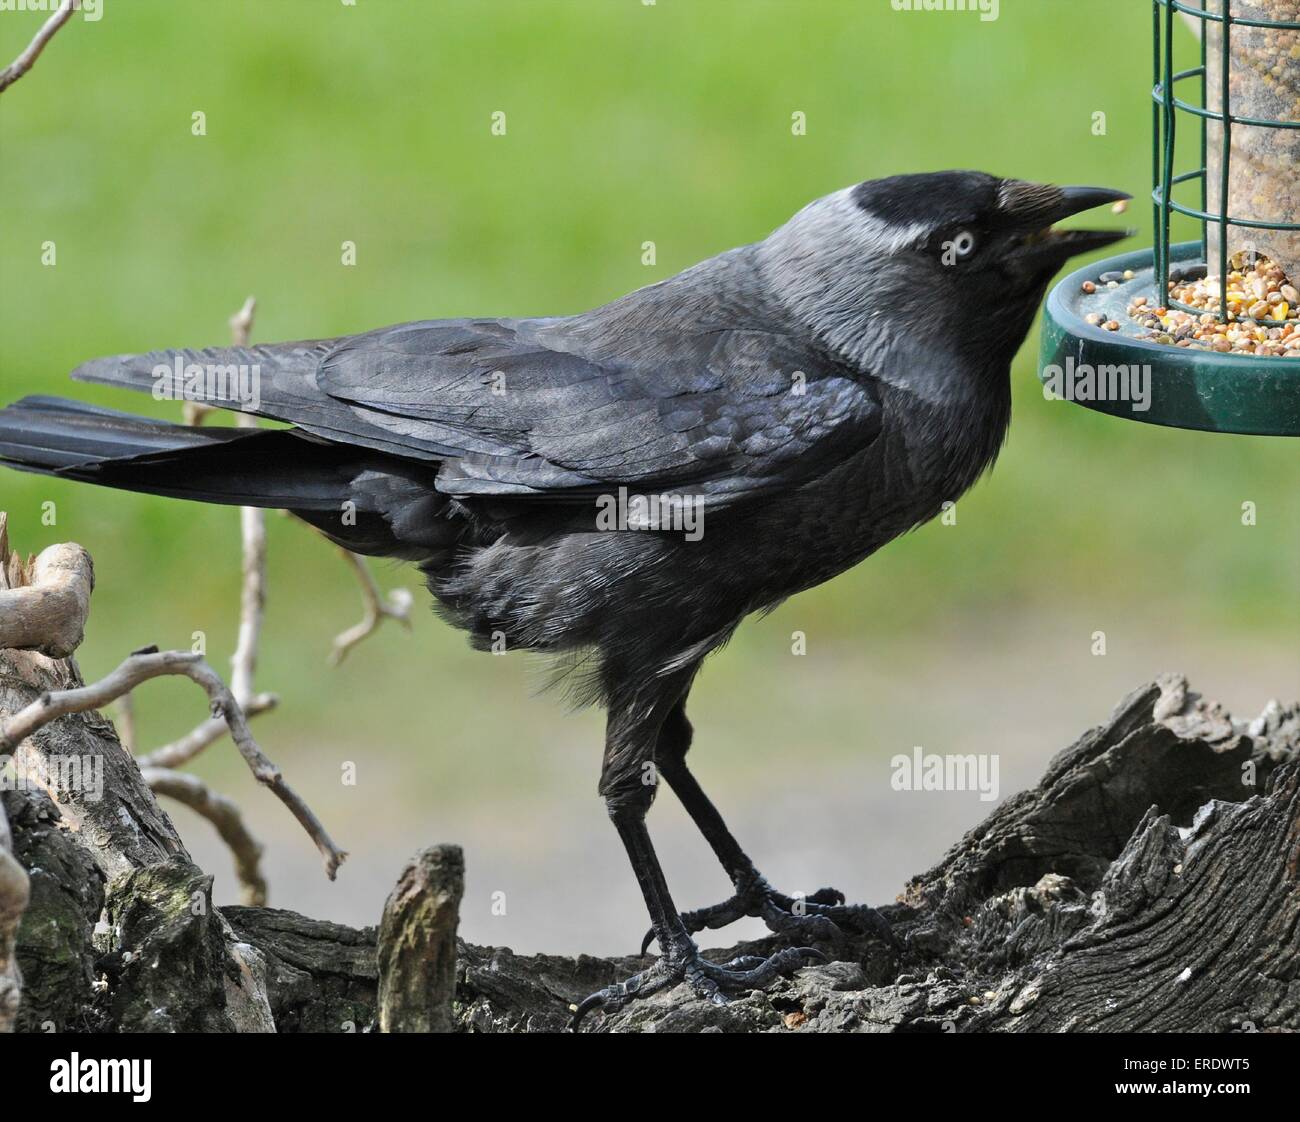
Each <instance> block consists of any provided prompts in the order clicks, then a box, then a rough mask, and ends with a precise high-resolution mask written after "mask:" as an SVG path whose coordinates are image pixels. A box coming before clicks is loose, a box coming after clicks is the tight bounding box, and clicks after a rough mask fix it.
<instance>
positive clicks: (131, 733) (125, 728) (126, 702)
mask: <svg viewBox="0 0 1300 1122" xmlns="http://www.w3.org/2000/svg"><path fill="white" fill-rule="evenodd" d="M114 709H115V711H116V713H117V720H116V721H114V722H113V723H114V724H115V725H117V738H118V740H120V741H121V742H122V747H123V748H125V749H126V750H127V751H128V752H130V753H131V754H132V755H135V750H136V748H138V747H139V746H140V739H139V737H138V736H137V735H136V731H135V699H134V698H133V697H132V696H131V695H130V694H129V693H124V694H123V695H122V696H121V697H119V698H118V699H117V703H116V705H115V706H114Z"/></svg>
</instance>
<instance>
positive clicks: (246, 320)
mask: <svg viewBox="0 0 1300 1122" xmlns="http://www.w3.org/2000/svg"><path fill="white" fill-rule="evenodd" d="M256 311H257V300H256V299H254V298H253V297H252V296H250V297H248V299H247V300H245V301H244V303H243V306H242V307H241V308H240V309H239V311H237V312H236V313H235V314H234V315H233V316H231V317H230V337H231V342H232V343H233V344H234V345H235V346H237V347H246V346H248V339H249V335H250V333H251V332H252V330H253V315H254V313H255V312H256ZM191 404H195V403H193V402H189V403H187V405H191ZM200 408H201V410H202V411H201V412H197V411H196V413H195V414H194V415H189V414H187V417H186V423H187V424H201V423H202V421H203V418H204V417H205V416H207V414H208V413H211V412H212V411H213V410H212V409H211V408H210V407H209V406H201V407H200ZM236 423H237V424H238V425H240V426H242V427H250V426H254V425H256V424H257V422H256V420H254V418H253V417H251V416H249V415H248V414H247V413H240V414H239V416H238V418H237V421H236ZM239 529H240V540H241V541H242V543H243V560H242V566H243V574H244V579H243V583H242V585H241V586H240V596H239V639H238V641H237V642H236V644H235V653H234V655H232V656H231V660H230V691H231V693H233V694H234V695H235V700H236V701H238V702H239V705H240V707H241V708H242V709H243V711H244V716H246V717H256V716H257V715H258V714H259V713H265V712H267V711H268V710H270V709H274V708H275V707H276V705H277V704H278V703H279V698H278V697H276V695H275V694H273V693H255V692H254V690H253V673H254V671H255V670H256V668H257V651H258V646H259V644H260V643H261V639H262V617H263V614H264V610H265V607H266V515H265V512H264V511H262V510H260V509H259V508H257V507H250V506H245V507H240V508H239ZM225 733H226V723H225V722H224V721H223V720H221V719H220V718H213V719H210V720H207V721H204V722H203V723H202V724H200V725H197V726H195V727H194V728H193V729H191V730H190V731H189V732H187V733H186V734H185V735H184V736H182V737H181V738H180V739H179V740H173V741H172V742H171V743H170V744H164V745H163V746H162V747H161V748H156V749H154V751H152V752H150V753H148V754H147V755H145V756H143V757H141V758H140V760H139V764H140V766H141V767H179V766H180V765H181V764H183V763H185V762H186V761H188V760H192V759H193V758H194V757H195V756H197V755H198V754H199V753H200V752H202V751H203V750H204V749H205V748H207V747H208V745H210V744H214V743H215V742H216V741H218V740H220V739H221V738H222V737H223V736H224V735H225Z"/></svg>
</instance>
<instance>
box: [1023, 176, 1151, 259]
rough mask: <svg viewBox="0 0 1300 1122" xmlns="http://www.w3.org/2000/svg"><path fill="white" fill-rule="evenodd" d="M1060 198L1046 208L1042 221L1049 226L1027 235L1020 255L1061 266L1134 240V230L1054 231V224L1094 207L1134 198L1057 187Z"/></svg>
mask: <svg viewBox="0 0 1300 1122" xmlns="http://www.w3.org/2000/svg"><path fill="white" fill-rule="evenodd" d="M1056 192H1057V197H1056V198H1055V199H1054V200H1052V201H1051V202H1050V203H1049V204H1048V205H1047V206H1046V207H1044V208H1043V212H1042V217H1043V218H1046V219H1047V221H1048V224H1047V225H1046V226H1044V227H1042V228H1040V229H1038V230H1034V231H1033V232H1031V233H1030V234H1028V235H1027V236H1026V237H1025V238H1024V240H1023V242H1022V243H1021V245H1022V248H1021V253H1023V254H1025V255H1028V256H1033V257H1041V258H1043V259H1044V261H1047V260H1049V259H1053V258H1054V259H1055V260H1056V261H1057V262H1058V264H1059V263H1062V262H1064V261H1066V260H1068V259H1069V258H1071V257H1075V256H1077V255H1078V254H1080V253H1088V252H1090V251H1092V250H1094V249H1101V248H1102V246H1107V245H1110V244H1111V243H1113V242H1117V241H1120V240H1121V239H1123V238H1128V237H1132V236H1133V234H1134V233H1136V231H1134V230H1055V229H1053V228H1052V226H1051V223H1053V222H1058V221H1060V220H1061V219H1062V218H1069V217H1070V216H1071V215H1074V214H1079V213H1081V212H1082V211H1085V210H1092V209H1093V208H1094V207H1099V206H1105V205H1107V204H1114V203H1117V202H1120V201H1121V200H1123V199H1131V198H1132V197H1133V196H1132V195H1130V194H1128V193H1127V192H1125V191H1114V190H1112V189H1111V188H1109V187H1058V188H1056Z"/></svg>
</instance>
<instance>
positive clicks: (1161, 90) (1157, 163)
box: [1151, 0, 1300, 326]
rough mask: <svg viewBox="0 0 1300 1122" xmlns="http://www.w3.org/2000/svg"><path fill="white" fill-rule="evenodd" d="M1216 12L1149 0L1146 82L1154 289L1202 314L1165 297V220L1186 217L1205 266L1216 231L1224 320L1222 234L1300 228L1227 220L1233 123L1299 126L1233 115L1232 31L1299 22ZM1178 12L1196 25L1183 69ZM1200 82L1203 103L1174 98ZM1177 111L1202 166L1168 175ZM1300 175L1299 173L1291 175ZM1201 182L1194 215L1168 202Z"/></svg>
mask: <svg viewBox="0 0 1300 1122" xmlns="http://www.w3.org/2000/svg"><path fill="white" fill-rule="evenodd" d="M1216 6H1218V7H1221V8H1222V9H1223V10H1222V11H1214V10H1211V0H1201V4H1200V5H1192V4H1190V3H1186V2H1184V0H1153V3H1152V43H1153V45H1154V63H1153V73H1152V81H1153V83H1154V85H1153V87H1152V92H1151V96H1152V101H1153V102H1154V106H1153V109H1152V122H1151V129H1152V133H1151V135H1152V145H1151V149H1152V153H1151V181H1152V190H1151V198H1152V201H1153V204H1154V217H1155V274H1156V277H1157V279H1158V281H1159V283H1160V285H1161V287H1160V289H1159V293H1160V296H1161V298H1162V302H1163V303H1165V304H1166V306H1168V307H1174V308H1179V309H1180V310H1182V311H1185V312H1200V311H1203V309H1199V308H1190V307H1188V306H1186V305H1184V304H1180V303H1178V302H1177V301H1173V300H1169V299H1167V298H1166V297H1165V294H1166V293H1167V292H1168V290H1169V281H1170V268H1169V266H1170V238H1169V227H1170V217H1171V215H1172V214H1173V213H1175V212H1176V213H1178V214H1185V215H1187V216H1189V217H1191V218H1196V219H1199V220H1200V222H1201V259H1202V260H1203V261H1207V262H1208V261H1209V249H1210V245H1209V224H1210V223H1211V222H1213V223H1215V224H1216V225H1217V226H1218V256H1219V319H1220V320H1223V319H1226V318H1230V313H1229V311H1228V307H1227V304H1228V273H1229V265H1230V256H1229V252H1228V228H1229V227H1230V226H1237V227H1241V228H1244V229H1256V230H1276V231H1287V232H1291V231H1298V230H1300V222H1264V221H1260V220H1258V219H1249V218H1242V217H1237V216H1233V215H1231V214H1229V213H1228V202H1229V180H1230V176H1231V167H1232V129H1233V126H1234V125H1241V126H1248V127H1251V128H1264V129H1300V121H1282V120H1276V119H1272V118H1260V117H1247V116H1241V115H1238V114H1235V113H1233V112H1232V97H1231V92H1230V89H1229V78H1230V73H1231V69H1232V67H1231V52H1232V29H1233V27H1243V28H1259V29H1265V30H1272V31H1295V32H1300V22H1296V21H1288V20H1268V19H1254V18H1249V17H1246V16H1238V15H1234V14H1233V11H1232V9H1233V6H1234V4H1233V0H1220V3H1219V5H1216ZM1180 12H1181V13H1182V14H1184V15H1186V16H1188V17H1189V18H1191V19H1195V20H1200V21H1201V24H1202V27H1201V36H1200V38H1201V64H1200V66H1196V67H1192V68H1191V69H1188V70H1179V71H1175V70H1174V17H1175V15H1177V14H1178V13H1180ZM1211 22H1213V23H1215V24H1220V25H1222V34H1221V36H1219V39H1220V42H1219V53H1220V56H1221V59H1220V67H1219V69H1220V78H1221V88H1220V91H1219V105H1220V108H1219V110H1218V111H1216V110H1213V109H1211V108H1210V99H1209V93H1210V90H1209V74H1210V72H1209V66H1208V61H1209V60H1208V56H1207V52H1208V50H1209V46H1208V44H1209V39H1210V36H1209V34H1208V30H1209V29H1208V27H1207V26H1206V25H1207V24H1209V23H1211ZM1194 79H1199V80H1200V87H1201V90H1200V100H1201V104H1200V105H1196V104H1194V103H1192V102H1190V101H1187V100H1185V99H1184V98H1180V97H1177V96H1175V93H1174V88H1175V86H1176V85H1177V84H1178V83H1179V82H1184V81H1189V80H1194ZM1179 113H1186V114H1190V115H1191V116H1192V117H1193V118H1195V119H1196V120H1197V121H1198V122H1199V125H1198V127H1199V130H1200V139H1201V166H1200V167H1199V168H1196V169H1195V170H1193V171H1187V172H1182V173H1181V174H1177V175H1176V174H1174V151H1175V145H1176V142H1177V136H1178V120H1179V118H1178V115H1179ZM1211 120H1213V121H1217V122H1219V123H1220V126H1221V130H1222V138H1221V142H1220V144H1219V160H1220V167H1219V180H1220V182H1219V202H1220V204H1221V205H1220V210H1219V213H1217V214H1212V213H1210V212H1209V186H1210V170H1209V129H1208V123H1209V122H1210V121H1211ZM1296 174H1297V175H1300V168H1298V169H1297V171H1296ZM1190 182H1199V183H1200V186H1201V205H1200V208H1199V209H1196V208H1194V207H1189V206H1186V205H1185V204H1183V203H1180V202H1178V201H1177V200H1176V199H1175V198H1174V189H1175V188H1176V187H1178V186H1180V185H1182V184H1184V183H1190ZM1259 322H1260V323H1261V324H1264V325H1266V326H1281V325H1282V321H1280V320H1273V319H1268V320H1260V321H1259Z"/></svg>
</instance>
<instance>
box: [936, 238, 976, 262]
mask: <svg viewBox="0 0 1300 1122" xmlns="http://www.w3.org/2000/svg"><path fill="white" fill-rule="evenodd" d="M974 252H975V235H974V234H972V233H971V232H970V231H969V230H959V231H958V232H957V233H955V234H954V235H953V236H952V237H951V238H949V239H947V240H946V241H945V242H944V243H943V257H944V261H945V262H946V263H951V262H953V261H964V260H966V258H968V257H970V256H971V254H973V253H974Z"/></svg>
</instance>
